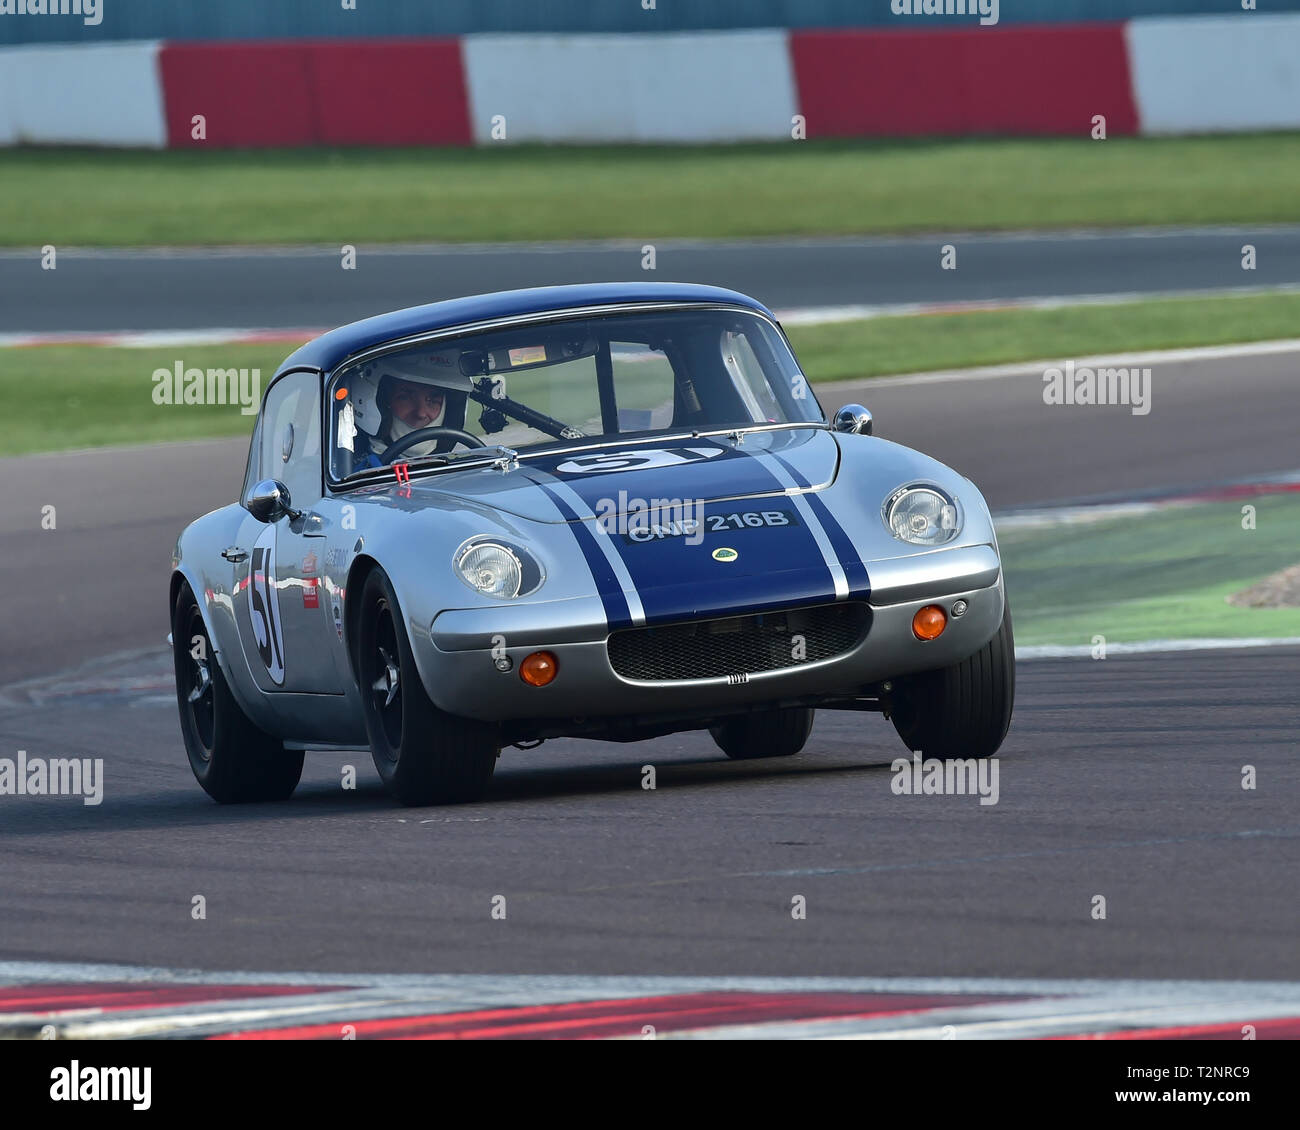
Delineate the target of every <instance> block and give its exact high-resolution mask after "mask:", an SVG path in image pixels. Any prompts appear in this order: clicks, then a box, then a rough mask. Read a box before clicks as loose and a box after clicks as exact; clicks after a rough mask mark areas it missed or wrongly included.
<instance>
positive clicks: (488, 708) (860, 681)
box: [410, 545, 1004, 722]
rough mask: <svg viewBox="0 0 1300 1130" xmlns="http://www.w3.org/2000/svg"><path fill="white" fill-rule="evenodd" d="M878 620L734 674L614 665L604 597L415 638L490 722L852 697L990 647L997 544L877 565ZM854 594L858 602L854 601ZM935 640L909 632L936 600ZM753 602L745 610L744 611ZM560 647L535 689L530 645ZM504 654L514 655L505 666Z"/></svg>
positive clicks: (998, 583) (451, 707) (450, 707)
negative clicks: (856, 637) (938, 630)
mask: <svg viewBox="0 0 1300 1130" xmlns="http://www.w3.org/2000/svg"><path fill="white" fill-rule="evenodd" d="M869 574H870V578H871V585H872V587H871V593H870V596H869V597H868V598H867V603H868V604H869V605H870V608H871V617H872V619H871V626H870V630H869V631H868V632H867V633H866V636H865V638H864V639H863V640H862V641H861V642H860V643H859V644H858V645H857V646H856V647H854V648H853V649H852V650H851V651H847V652H845V653H843V654H841V655H838V656H835V657H833V658H830V659H825V660H821V661H819V662H812V663H798V664H795V665H793V666H790V667H785V668H782V669H780V670H776V671H764V672H759V673H751V674H749V675H748V677H747V678H746V679H745V680H744V681H743V682H738V681H736V680H733V679H731V678H729V677H723V678H708V679H683V680H673V681H663V682H648V681H645V682H643V681H637V680H631V679H626V678H623V677H622V676H620V675H619V674H618V673H617V672H616V671H615V670H614V669H613V667H611V665H610V661H609V654H608V650H607V646H606V641H607V640H608V637H609V634H610V633H609V629H608V627H607V625H606V622H605V619H604V616H603V612H602V610H601V607H600V604H599V601H597V600H594V599H592V600H586V599H582V600H570V601H552V602H540V603H527V604H520V605H517V606H502V607H499V608H475V609H452V610H449V611H446V612H443V613H440V614H439V615H438V616H437V617H436V618H435V620H434V622H433V624H432V625H430V626H428V627H427V628H426V629H425V630H424V631H423V632H421V631H420V630H419V626H418V625H410V627H411V628H412V632H411V636H412V643H413V645H414V647H415V650H416V660H417V664H418V666H419V668H420V672H421V675H422V676H423V678H424V683H425V686H426V688H427V689H428V692H429V695H430V697H431V698H432V699H433V701H434V703H435V704H436V705H437V706H438V707H439V708H440V709H442V710H446V711H448V712H450V713H453V714H459V715H463V716H465V717H469V718H477V719H481V720H483V721H494V722H495V721H506V720H511V719H534V718H535V719H544V718H552V719H554V718H582V719H591V718H602V717H618V716H625V715H639V714H654V713H668V712H678V711H691V710H699V711H700V712H701V713H707V712H709V711H711V710H720V709H726V708H729V707H735V706H748V705H752V704H760V703H763V702H768V701H776V700H779V699H788V698H802V697H806V696H816V695H843V694H852V693H856V692H859V691H862V690H863V689H864V688H866V687H869V686H871V685H874V684H877V683H879V682H881V681H883V680H885V679H891V678H894V677H896V676H899V675H907V674H912V673H914V672H917V671H928V670H934V669H936V668H941V667H948V666H951V665H952V664H954V663H959V662H960V661H961V660H963V659H965V658H967V657H968V656H970V655H973V654H974V653H975V652H976V651H978V650H979V649H980V648H981V647H983V646H984V645H985V644H986V643H988V641H989V640H990V639H992V638H993V635H994V633H996V632H997V630H998V627H999V625H1000V624H1001V623H1002V612H1003V604H1004V596H1003V587H1002V574H1001V566H1000V563H999V560H998V555H997V551H996V550H995V549H994V548H993V547H992V546H987V545H985V546H968V547H962V548H958V549H949V550H936V551H932V552H929V553H923V554H917V555H914V556H911V557H905V558H896V559H892V560H889V561H878V562H873V563H871V564H870V565H869ZM849 599H857V598H856V597H852V596H851V597H850V598H849ZM958 600H964V601H966V603H967V606H968V608H967V611H966V612H965V614H964V615H963V616H961V617H959V618H955V619H954V618H952V617H950V618H949V623H948V627H947V629H946V630H945V631H944V633H943V635H941V636H940V637H939V638H938V639H936V640H931V641H928V642H926V641H922V640H919V639H917V638H916V636H914V635H913V634H912V617H913V616H914V615H915V613H916V612H917V610H918V609H920V608H922V607H924V606H925V605H927V604H939V605H941V606H943V607H944V608H945V609H950V608H951V607H952V605H953V604H955V603H956V602H957V601H958ZM745 612H746V610H745V609H736V610H735V614H736V615H743V614H744V613H745ZM543 648H544V649H545V650H547V651H550V652H552V653H553V654H554V655H555V656H556V658H557V659H558V661H559V663H558V666H559V673H558V675H557V676H556V678H555V680H554V681H553V682H552V683H550V684H549V685H548V686H545V687H532V686H529V685H527V684H526V683H524V682H523V681H522V680H521V679H520V678H519V673H518V672H519V664H520V662H521V661H522V660H523V659H524V657H525V656H527V655H528V654H529V653H530V652H533V651H537V650H539V649H543ZM502 654H504V655H507V656H509V657H510V658H511V660H512V661H513V662H512V664H511V669H510V670H509V671H505V672H502V671H499V670H498V669H497V667H496V660H497V658H499V657H500V656H501V655H502Z"/></svg>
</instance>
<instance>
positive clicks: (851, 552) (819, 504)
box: [769, 452, 871, 597]
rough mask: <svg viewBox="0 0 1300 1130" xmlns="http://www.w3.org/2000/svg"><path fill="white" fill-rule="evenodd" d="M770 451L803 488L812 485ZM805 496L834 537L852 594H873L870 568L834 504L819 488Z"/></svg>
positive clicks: (797, 470) (787, 462)
mask: <svg viewBox="0 0 1300 1130" xmlns="http://www.w3.org/2000/svg"><path fill="white" fill-rule="evenodd" d="M769 454H770V455H771V457H772V458H773V459H775V460H776V461H777V462H778V463H780V464H781V466H782V467H784V468H785V469H786V471H788V472H789V474H790V477H791V478H792V479H794V481H795V482H796V483H798V484H799V486H800V487H803V488H807V487H809V486H811V485H812V484H811V483H809V481H808V479H807V478H806V477H805V476H804V475H803V474H802V473H801V472H800V471H799V469H798V468H797V467H795V466H794V465H793V464H791V463H790V462H789V461H788V460H786V459H783V458H782V457H781V456H780V455H778V454H777V453H776V452H770V453H769ZM803 497H804V499H805V501H807V503H808V505H809V506H811V507H812V510H813V513H814V514H816V515H817V517H818V519H819V520H820V521H821V524H822V528H823V529H825V531H826V536H827V537H829V538H830V539H831V545H832V546H834V547H835V553H836V556H837V557H839V560H840V566H841V567H842V568H843V569H844V576H845V578H846V579H847V580H848V582H849V596H850V597H867V596H870V595H871V578H870V577H869V576H868V575H867V567H866V565H865V564H864V563H863V561H862V559H861V557H859V556H858V551H857V549H856V548H855V546H854V545H853V542H852V541H851V540H850V539H849V535H848V534H846V533H845V532H844V527H843V526H841V525H840V523H839V520H838V519H837V518H836V517H835V515H834V514H832V513H831V509H830V507H829V506H827V505H826V503H825V502H823V501H822V499H821V498H820V497H819V495H818V494H817V492H816V491H811V490H810V491H808V493H806V494H805V495H804V496H803Z"/></svg>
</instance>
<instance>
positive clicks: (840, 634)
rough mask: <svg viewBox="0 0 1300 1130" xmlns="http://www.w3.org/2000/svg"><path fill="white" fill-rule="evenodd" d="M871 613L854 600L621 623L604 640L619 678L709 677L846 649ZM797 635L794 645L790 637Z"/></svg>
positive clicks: (777, 667) (808, 660) (749, 671)
mask: <svg viewBox="0 0 1300 1130" xmlns="http://www.w3.org/2000/svg"><path fill="white" fill-rule="evenodd" d="M870 623H871V610H870V609H869V608H868V607H867V606H866V605H865V604H863V603H861V602H851V603H844V604H821V605H817V606H815V607H813V608H795V609H788V610H785V611H781V612H760V613H755V614H753V615H749V616H729V617H726V618H725V619H721V620H692V621H689V622H687V623H684V624H665V625H663V626H662V627H655V628H629V629H626V630H624V631H620V632H615V633H613V635H611V636H610V637H609V661H610V664H611V665H612V666H613V668H614V670H615V671H617V672H618V673H619V674H620V675H621V676H622V677H623V678H625V679H641V680H646V681H651V682H665V681H671V680H674V679H717V678H723V677H728V676H731V677H733V681H735V682H743V681H744V680H743V679H735V678H734V676H748V675H754V674H757V673H758V672H760V671H779V670H781V669H782V668H785V667H801V666H803V665H804V664H806V663H815V662H817V661H818V660H819V659H832V658H834V657H835V656H837V655H844V654H845V653H846V652H849V651H852V650H853V649H854V648H855V647H857V645H858V644H859V643H861V642H862V640H863V639H864V638H865V637H866V634H867V629H868V627H869V626H870ZM796 636H802V637H803V642H802V645H800V644H799V642H798V641H797V640H796V639H795V638H794V637H796Z"/></svg>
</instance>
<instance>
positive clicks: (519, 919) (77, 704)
mask: <svg viewBox="0 0 1300 1130" xmlns="http://www.w3.org/2000/svg"><path fill="white" fill-rule="evenodd" d="M1297 662H1300V653H1297V652H1296V651H1291V652H1287V653H1280V652H1269V653H1253V654H1252V653H1248V652H1247V653H1229V654H1221V653H1214V654H1208V655H1205V654H1181V655H1174V656H1158V657H1142V658H1138V657H1111V658H1109V659H1107V660H1106V661H1105V662H1091V661H1087V660H1084V661H1044V662H1035V663H1030V664H1022V665H1021V668H1020V672H1019V675H1020V688H1019V698H1018V703H1017V711H1016V720H1015V723H1014V725H1013V728H1012V732H1011V734H1010V736H1009V738H1008V740H1007V743H1006V745H1005V746H1004V747H1003V750H1002V753H1001V756H1000V761H1001V771H1000V778H999V793H1000V795H999V801H998V803H997V804H996V805H991V806H986V807H981V806H980V804H979V801H978V798H977V797H974V796H946V797H925V796H899V795H895V794H894V793H893V792H892V791H891V787H890V782H891V773H890V768H889V762H890V761H891V760H892V759H893V758H895V757H897V756H906V753H905V751H904V749H903V747H902V745H901V743H900V742H899V741H898V740H897V738H896V736H895V735H894V733H893V730H892V727H890V726H889V724H888V723H887V722H885V721H883V720H882V719H880V718H878V717H876V716H874V715H863V716H859V715H853V714H823V715H821V716H819V720H818V723H817V725H816V728H815V730H814V732H813V736H812V739H811V742H810V746H809V750H808V751H806V752H805V753H804V754H802V755H800V757H798V758H796V759H791V760H790V761H789V762H785V763H781V764H766V765H763V764H742V763H732V762H727V761H725V760H722V759H720V758H719V756H718V755H717V754H716V751H715V750H714V749H713V746H712V744H711V742H710V741H709V739H708V737H707V735H699V734H692V735H679V736H676V737H672V738H666V739H661V740H658V741H655V742H652V743H646V744H643V745H639V746H617V745H601V744H596V743H589V742H579V741H564V742H553V743H550V742H548V743H547V744H546V745H544V746H542V747H541V748H540V749H538V750H536V751H533V752H521V751H518V750H513V749H510V750H507V751H506V752H505V753H504V754H503V755H502V760H501V763H500V768H499V770H498V774H499V775H498V777H497V778H496V780H495V784H494V787H493V789H492V793H491V798H490V800H489V801H487V802H485V803H483V804H477V805H472V806H465V807H457V808H444V809H403V808H399V807H397V806H395V805H394V804H393V803H392V802H391V801H390V800H389V799H388V798H387V797H386V795H385V794H384V793H383V792H382V791H381V790H380V787H379V784H378V780H377V778H376V777H375V775H374V773H373V770H372V769H371V767H370V766H369V763H368V759H366V758H365V755H362V754H355V755H354V754H345V753H325V754H314V755H311V756H310V758H309V760H308V763H307V770H306V772H305V774H304V779H303V783H302V785H301V786H300V788H299V791H298V793H297V794H296V795H295V797H294V799H293V800H292V801H290V802H289V803H287V804H281V805H271V806H254V807H246V808H219V807H217V806H216V805H214V804H212V803H211V802H210V801H208V800H207V798H206V797H204V796H203V795H202V794H201V793H200V792H199V791H198V788H197V786H196V785H195V784H194V782H193V779H192V777H191V774H190V770H189V767H188V765H187V764H186V762H185V759H184V754H183V751H182V750H181V749H180V745H179V741H178V738H177V734H176V719H175V704H174V699H173V698H171V697H170V695H169V693H168V688H167V685H166V684H167V680H166V664H165V662H164V663H159V662H157V661H156V660H155V661H151V662H150V661H142V662H140V663H138V664H135V665H132V666H131V667H129V668H127V669H126V670H125V671H121V672H119V673H121V674H125V675H134V676H137V678H136V680H135V682H136V688H135V689H134V690H131V691H125V692H116V693H109V694H97V693H95V689H94V687H93V686H92V687H84V686H77V685H75V684H73V685H63V686H60V685H51V686H48V687H46V688H44V689H43V690H33V691H30V692H29V693H28V695H26V696H24V698H26V699H27V701H25V702H18V701H11V702H10V704H9V706H8V708H7V709H6V710H5V711H4V713H3V715H0V742H3V747H4V749H5V751H6V753H7V754H9V755H10V756H12V751H13V750H14V749H15V748H23V749H26V750H28V751H29V753H31V754H32V755H36V754H37V753H38V751H39V753H40V754H41V755H43V756H49V757H54V756H86V755H93V756H96V757H103V758H104V759H105V763H106V773H107V785H106V792H105V799H104V802H103V804H102V805H100V806H98V807H94V806H85V805H83V804H82V803H81V802H80V801H79V800H77V799H72V798H50V799H39V800H37V799H32V800H27V801H26V802H17V803H16V802H15V801H14V800H13V799H12V798H9V799H6V801H5V825H4V842H5V849H6V853H5V854H6V864H5V867H4V868H3V870H0V905H3V906H4V908H5V914H4V919H3V942H2V949H0V957H3V959H4V960H15V959H16V960H28V961H42V962H50V961H103V960H117V961H130V962H133V963H138V964H143V965H155V964H156V965H159V966H169V967H177V966H179V967H188V968H207V969H259V970H267V971H285V972H288V971H295V970H317V971H322V972H336V971H345V970H346V971H355V972H372V973H373V972H396V973H432V972H441V973H503V972H511V973H513V972H527V973H568V974H638V975H646V974H678V975H682V974H711V975H715V976H722V975H728V974H737V975H766V976H781V975H802V976H807V975H814V974H815V975H822V976H852V975H860V976H963V977H965V976H975V977H1084V978H1094V977H1108V978H1119V977H1122V978H1130V977H1131V978H1188V979H1200V978H1209V979H1213V978H1222V977H1231V978H1242V979H1247V978H1249V979H1265V980H1294V979H1300V950H1297V947H1296V945H1295V933H1296V929H1297V926H1300V920H1298V918H1297V915H1298V914H1300V910H1298V908H1297V904H1296V900H1295V897H1294V896H1295V876H1296V874H1297V871H1298V869H1300V814H1297V811H1296V806H1295V797H1296V796H1297V791H1298V790H1300V764H1298V763H1297V760H1296V757H1295V734H1296V703H1295V694H1294V686H1295V684H1294V673H1295V670H1296V665H1297ZM44 695H50V696H51V697H43V696H44ZM1245 762H1249V763H1251V764H1253V765H1255V766H1256V770H1257V773H1258V778H1259V781H1260V783H1261V784H1260V788H1259V789H1258V790H1257V791H1255V792H1245V791H1243V790H1242V788H1241V786H1240V778H1241V766H1242V764H1243V763H1245ZM651 763H652V764H654V765H655V766H656V769H657V786H658V787H657V788H656V789H655V790H654V791H653V792H650V791H646V790H643V789H642V788H641V787H640V782H641V767H642V766H643V765H645V764H651ZM345 764H352V765H356V766H357V767H358V769H359V771H360V785H359V787H358V789H357V790H356V791H351V792H347V791H344V790H342V789H341V788H340V787H339V782H340V770H341V767H342V766H343V765H345ZM196 894H197V895H203V896H204V898H205V899H206V902H207V918H206V920H204V921H193V920H192V919H191V917H190V907H191V899H192V898H193V896H194V895H196ZM1099 894H1100V895H1103V896H1105V898H1106V900H1107V904H1108V916H1107V918H1106V920H1105V921H1094V920H1093V919H1092V917H1091V914H1090V911H1091V907H1092V899H1093V897H1094V896H1096V895H1099ZM494 895H504V896H505V898H506V909H507V917H506V919H505V920H504V921H501V920H493V918H492V917H491V908H492V901H491V900H492V898H493V896H494ZM796 895H802V896H804V898H805V899H806V900H807V911H808V912H807V918H806V920H803V921H797V920H794V919H792V917H791V906H792V901H791V900H792V899H793V897H794V896H796Z"/></svg>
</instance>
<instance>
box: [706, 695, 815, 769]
mask: <svg viewBox="0 0 1300 1130" xmlns="http://www.w3.org/2000/svg"><path fill="white" fill-rule="evenodd" d="M814 713H815V711H813V709H812V708H811V707H805V706H796V707H791V708H789V709H786V710H762V711H758V712H756V713H754V714H743V715H741V716H740V717H738V718H729V719H727V721H725V722H723V723H721V724H720V725H717V726H712V727H710V728H709V733H710V734H712V735H713V740H714V741H715V742H716V743H717V746H718V748H719V749H720V750H722V752H723V753H725V754H726V755H727V756H728V757H730V758H731V759H732V760H733V761H753V760H757V759H758V758H763V757H793V756H794V755H795V754H796V753H798V752H799V751H800V750H801V749H803V747H804V743H805V742H807V740H808V735H809V734H810V733H812V725H813V714H814Z"/></svg>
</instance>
